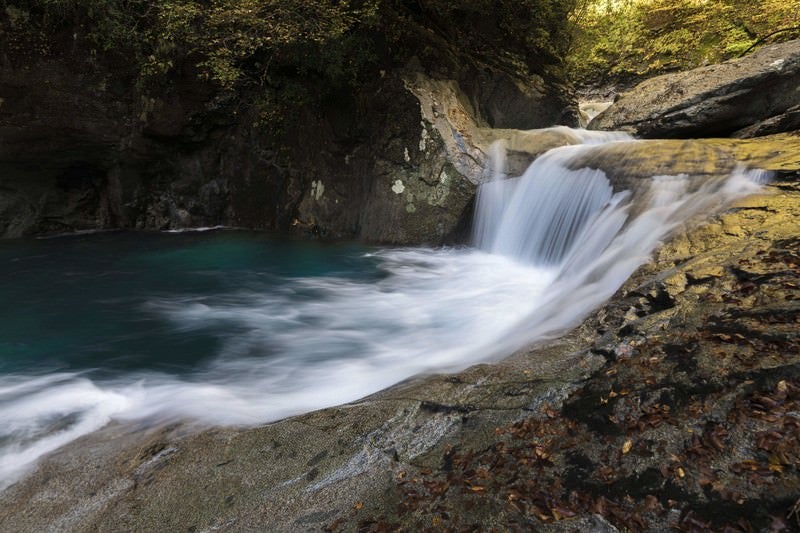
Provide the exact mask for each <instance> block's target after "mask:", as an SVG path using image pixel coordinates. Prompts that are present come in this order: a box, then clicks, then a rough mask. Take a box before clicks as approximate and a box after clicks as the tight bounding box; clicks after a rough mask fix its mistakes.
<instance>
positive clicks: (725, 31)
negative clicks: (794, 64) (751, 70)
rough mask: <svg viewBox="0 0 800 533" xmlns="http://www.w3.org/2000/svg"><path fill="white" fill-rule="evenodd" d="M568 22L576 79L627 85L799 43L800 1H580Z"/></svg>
mask: <svg viewBox="0 0 800 533" xmlns="http://www.w3.org/2000/svg"><path fill="white" fill-rule="evenodd" d="M571 19H572V21H573V23H574V24H575V34H574V40H573V46H572V49H571V51H570V54H569V57H568V67H569V71H570V73H571V75H572V77H573V79H575V80H576V81H578V82H579V83H592V82H594V83H598V82H614V81H623V82H624V81H629V80H635V79H638V78H641V77H646V76H652V75H654V74H659V73H662V72H668V71H673V70H680V69H685V68H692V67H696V66H700V65H703V64H709V63H716V62H719V61H722V60H725V59H730V58H733V57H737V56H739V55H742V54H744V53H747V52H749V51H750V50H751V49H752V48H753V47H755V46H757V45H759V44H763V43H769V42H776V41H778V40H786V39H790V38H797V37H800V0H582V1H581V2H580V3H579V5H578V6H577V7H576V9H575V11H574V12H573V13H572V15H571Z"/></svg>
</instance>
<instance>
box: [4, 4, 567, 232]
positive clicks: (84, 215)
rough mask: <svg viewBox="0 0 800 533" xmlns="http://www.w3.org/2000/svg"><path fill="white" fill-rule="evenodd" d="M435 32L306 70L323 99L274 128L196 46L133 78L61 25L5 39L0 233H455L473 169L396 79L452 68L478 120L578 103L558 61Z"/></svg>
mask: <svg viewBox="0 0 800 533" xmlns="http://www.w3.org/2000/svg"><path fill="white" fill-rule="evenodd" d="M422 15H425V14H424V13H423V14H422ZM422 15H420V17H421V16H422ZM425 20H427V19H425ZM430 24H431V26H432V27H433V26H435V24H434V23H433V22H431V23H430ZM430 34H431V37H430V38H429V39H428V41H429V42H423V43H422V44H420V45H419V46H418V47H417V48H419V50H417V48H409V49H408V50H404V51H403V54H405V55H401V54H400V53H399V52H398V53H397V55H396V56H395V57H387V58H385V59H380V60H379V61H384V62H385V63H386V64H385V65H384V64H382V63H380V64H374V65H371V67H370V68H371V74H372V75H371V76H366V77H365V78H364V79H363V80H362V81H360V82H359V83H358V85H357V86H356V87H345V86H342V87H328V86H325V80H319V79H316V80H312V79H309V80H308V81H307V82H303V83H306V85H307V86H306V87H305V88H304V90H307V91H308V92H309V93H313V94H315V95H317V96H318V98H314V99H313V101H310V102H306V103H301V104H299V105H298V106H295V107H294V108H293V109H291V112H290V113H289V114H287V115H286V116H284V117H282V120H281V123H280V126H279V127H276V126H275V125H274V124H273V123H267V122H265V121H264V120H262V117H261V116H260V114H259V113H260V110H259V109H258V108H257V107H256V106H251V105H248V104H247V102H249V101H252V100H253V99H254V98H252V97H253V94H250V97H248V98H243V97H242V95H241V94H238V95H236V94H234V95H231V93H230V92H225V91H222V90H220V89H219V87H217V86H215V85H214V84H213V83H212V82H208V81H201V80H200V79H199V78H198V71H197V68H196V67H195V66H194V65H195V64H196V62H197V60H196V58H191V57H188V56H187V57H183V58H179V59H180V61H178V62H177V63H176V65H175V66H174V68H172V69H171V70H170V71H169V73H168V79H167V80H162V82H161V84H160V85H158V86H156V87H155V88H153V87H152V86H150V87H148V88H147V89H142V88H141V87H139V86H137V85H136V82H137V79H136V75H137V74H136V73H135V72H133V71H132V69H131V68H130V65H127V64H126V62H125V58H124V57H123V58H120V57H119V55H116V56H115V55H113V54H111V53H104V52H102V51H100V52H98V51H97V50H96V49H93V48H91V47H88V46H84V45H83V44H82V43H81V42H79V41H75V42H72V43H71V44H70V41H69V40H68V39H65V38H63V36H62V38H61V41H60V42H58V43H57V44H59V46H57V47H56V46H51V51H50V52H48V53H47V54H35V53H30V52H29V51H26V52H25V53H20V52H19V50H17V49H14V48H13V47H12V46H11V44H8V45H7V46H3V47H1V48H3V49H2V50H0V59H2V61H0V236H3V237H18V236H24V235H38V234H52V233H62V232H71V231H77V230H95V229H113V228H137V229H155V230H161V229H174V228H184V227H198V226H213V225H230V226H242V227H248V228H259V229H271V230H279V231H297V232H303V233H307V234H310V235H318V236H327V237H334V238H335V237H360V238H364V239H367V240H371V241H379V242H401V243H412V242H431V243H439V242H442V241H444V240H446V239H451V238H453V236H454V235H455V232H457V231H458V230H459V228H460V227H462V226H463V224H464V221H463V215H464V213H465V212H467V211H468V210H469V204H470V201H471V198H472V195H473V193H474V187H475V182H476V181H477V177H476V175H465V174H464V173H463V172H462V171H459V170H458V169H456V168H455V167H454V166H453V163H452V161H451V159H452V157H450V154H449V153H448V151H447V149H446V146H447V143H448V142H450V143H451V144H452V142H453V141H454V140H455V141H459V140H460V139H457V138H456V137H453V138H451V139H443V138H442V133H441V132H440V131H439V130H437V129H436V128H434V127H432V125H431V123H430V121H429V120H428V119H426V117H424V116H423V114H422V111H421V108H420V103H419V101H418V99H417V97H415V95H414V94H412V92H410V91H409V90H408V89H407V87H406V84H405V82H404V79H408V78H409V77H413V76H415V75H416V73H420V72H434V74H432V77H433V78H439V79H443V80H444V79H446V80H450V81H452V82H453V83H454V84H455V86H456V88H457V92H458V95H457V98H458V99H459V100H460V101H462V102H463V103H464V106H465V107H464V109H466V110H467V111H466V112H468V113H469V114H471V117H470V119H471V120H472V121H474V122H475V123H477V124H478V125H483V126H493V127H515V128H532V127H543V126H549V125H553V124H556V123H568V124H574V123H575V114H574V112H573V111H572V101H571V100H570V98H569V97H568V95H567V91H566V89H565V88H564V86H563V85H562V84H561V82H560V80H559V78H558V75H557V74H553V73H549V74H537V73H534V72H533V70H530V69H527V70H526V69H519V68H511V67H509V66H508V65H503V64H502V63H498V62H494V63H493V64H489V63H488V62H487V61H485V60H483V59H480V58H477V57H476V58H473V59H471V60H469V61H465V62H462V61H461V60H460V59H461V58H462V56H464V55H465V54H466V53H468V52H467V51H465V50H462V49H460V48H459V46H461V45H459V44H457V43H456V44H448V42H447V40H446V39H447V37H448V35H447V31H444V30H442V31H440V32H439V33H438V34H437V33H436V31H434V30H433V29H431V30H430ZM53 39H55V37H54V38H53ZM9 43H10V41H9ZM76 43H77V44H76ZM67 44H70V46H67ZM462 44H463V43H462ZM423 45H424V46H423ZM434 45H435V46H440V47H441V48H439V49H436V48H433V46H434ZM415 46H416V45H415ZM414 51H421V52H424V53H420V54H417V55H410V52H414ZM398 59H403V60H404V61H405V62H404V63H400V62H398ZM456 59H459V61H456ZM539 61H540V62H542V63H551V64H552V63H553V62H554V61H555V60H554V59H552V58H551V59H540V60H539ZM382 66H383V67H385V68H378V67H382ZM539 70H541V71H542V72H543V73H544V71H545V70H546V69H541V68H540V69H539ZM247 90H249V91H251V93H252V91H253V89H252V88H249V89H247ZM435 112H436V111H434V113H435ZM444 135H445V136H449V135H456V136H457V134H451V132H449V131H447V130H444ZM462 170H463V169H462Z"/></svg>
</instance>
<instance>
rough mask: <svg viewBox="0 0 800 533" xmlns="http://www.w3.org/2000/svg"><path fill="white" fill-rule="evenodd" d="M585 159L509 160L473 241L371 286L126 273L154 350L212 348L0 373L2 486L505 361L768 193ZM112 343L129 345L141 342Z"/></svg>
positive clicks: (748, 178)
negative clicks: (150, 438)
mask: <svg viewBox="0 0 800 533" xmlns="http://www.w3.org/2000/svg"><path fill="white" fill-rule="evenodd" d="M580 135H581V136H582V138H583V139H584V141H585V143H586V144H587V145H590V144H596V143H603V142H619V141H624V142H631V141H629V140H628V139H627V137H625V136H623V135H621V134H599V133H598V134H589V133H588V132H581V133H580ZM586 149H587V146H586V145H579V146H569V147H563V148H557V149H555V150H552V151H550V152H548V153H547V154H545V155H543V156H541V157H540V158H539V159H537V160H536V161H535V162H534V163H533V164H532V165H531V166H530V168H528V170H527V171H526V172H525V173H524V175H522V176H520V177H506V176H505V175H503V171H502V169H503V157H502V153H501V152H502V151H501V150H498V152H497V154H496V156H495V158H494V160H495V168H496V171H495V178H494V179H493V180H491V181H489V182H487V183H485V184H484V185H482V186H481V187H480V189H479V193H478V199H477V208H476V218H475V223H474V244H475V246H474V247H470V248H444V249H426V248H403V249H375V250H368V251H367V252H359V253H358V254H357V255H356V256H355V257H353V258H352V259H353V260H354V261H357V262H358V263H359V264H360V265H361V266H360V267H359V268H361V269H363V271H364V272H363V273H362V274H360V275H349V274H346V273H345V274H343V273H342V272H339V271H333V272H324V273H321V274H314V273H307V272H302V271H300V272H292V271H291V269H290V270H288V271H281V272H279V273H278V274H275V275H271V276H262V275H259V269H260V268H265V267H263V265H262V264H261V263H259V262H258V261H255V263H254V264H253V265H252V268H251V271H254V272H255V274H253V276H252V277H251V278H248V279H247V280H240V281H239V280H237V279H230V278H229V276H228V273H227V272H228V271H225V270H219V269H217V267H215V266H213V265H206V264H203V265H200V266H197V265H194V266H193V267H192V268H193V272H194V274H193V275H196V276H200V277H202V276H206V277H215V276H216V277H223V278H225V282H226V283H225V284H223V285H215V286H213V288H211V289H208V288H207V289H205V290H198V289H197V288H196V287H193V288H191V289H189V288H186V287H181V285H180V282H179V281H180V280H176V281H175V282H174V283H173V282H172V281H170V282H169V283H166V282H165V283H164V286H160V287H159V288H158V290H154V289H152V287H150V286H147V285H144V286H133V287H131V286H127V285H125V284H126V283H130V277H129V276H128V277H125V276H123V275H122V274H120V277H119V283H120V284H122V285H121V286H120V287H119V288H118V289H115V290H118V291H120V293H121V294H123V293H125V292H126V291H128V292H130V291H136V293H137V294H139V293H141V294H142V295H143V296H142V298H141V299H139V300H131V301H130V302H129V301H128V300H125V302H124V309H125V311H124V314H125V316H124V317H123V318H120V320H127V321H130V322H131V323H132V324H137V323H138V324H145V326H144V327H143V328H142V329H143V330H145V331H146V332H150V334H152V336H153V340H152V342H160V340H159V339H161V338H162V337H163V338H165V339H166V338H169V339H179V340H180V341H181V342H183V341H185V340H187V339H189V340H192V339H193V340H194V341H196V342H194V341H193V342H188V341H187V342H186V344H185V349H182V351H184V352H191V351H192V350H194V349H195V347H202V349H205V350H210V352H211V353H210V354H209V355H208V356H207V357H197V358H196V359H197V361H196V363H193V364H191V365H188V366H187V365H184V366H182V367H180V369H176V370H171V369H170V366H169V364H160V365H156V364H154V365H149V366H148V365H138V366H137V365H132V366H131V367H129V368H125V367H123V368H118V367H114V368H104V364H103V359H102V358H100V359H93V360H92V361H91V362H90V363H85V364H83V366H81V365H66V367H65V366H64V365H61V366H59V365H58V364H53V365H50V366H48V365H49V364H50V363H49V362H51V361H58V360H59V358H60V357H61V356H65V354H64V353H58V350H67V351H68V350H77V348H74V347H73V348H70V347H69V346H67V347H62V348H48V349H43V350H44V351H43V353H45V354H46V359H44V360H46V361H48V364H44V363H42V360H39V361H31V362H30V364H29V365H28V366H25V364H21V365H17V366H13V367H11V368H10V369H7V367H3V366H0V420H2V424H0V489H2V488H5V487H7V486H8V485H10V484H12V483H13V482H14V481H15V480H17V479H19V477H20V476H21V475H23V474H24V473H25V471H26V470H28V469H29V468H30V467H31V466H32V465H34V464H35V462H36V460H37V459H38V458H40V457H41V456H43V455H44V454H47V453H49V452H51V451H53V450H56V449H58V448H59V447H61V446H63V445H65V444H67V443H69V442H71V441H73V440H75V439H77V438H78V437H80V436H82V435H86V434H88V433H91V432H93V431H96V430H98V429H100V428H101V427H103V426H104V425H106V424H108V423H109V422H110V421H112V420H117V421H133V420H136V421H139V422H146V423H160V422H165V421H170V420H179V419H190V420H194V421H197V422H199V423H203V424H218V425H228V424H232V425H256V424H261V423H265V422H268V421H273V420H277V419H280V418H283V417H286V416H290V415H293V414H298V413H302V412H307V411H309V410H313V409H318V408H322V407H326V406H332V405H336V404H341V403H344V402H349V401H353V400H357V399H359V398H361V397H364V396H365V395H368V394H371V393H374V392H377V391H379V390H381V389H384V388H386V387H389V386H391V385H393V384H395V383H397V382H399V381H401V380H403V379H406V378H408V377H411V376H414V375H418V374H421V373H426V372H436V371H452V370H458V369H463V368H465V367H467V366H469V365H472V364H475V363H478V362H481V361H488V360H496V359H497V358H500V357H504V356H507V355H509V354H510V353H511V352H513V351H514V350H517V349H519V348H522V347H524V346H526V345H528V344H530V343H531V342H533V341H535V340H538V339H544V338H548V337H553V336H556V335H558V334H559V333H561V332H563V331H564V330H566V329H568V328H570V327H573V326H575V325H576V324H578V323H579V322H580V321H581V320H582V319H583V318H584V317H585V316H586V315H587V314H588V313H589V312H590V311H591V310H592V309H594V308H596V307H597V306H599V305H600V304H602V303H603V302H604V301H605V300H607V299H608V298H609V297H610V296H611V295H612V294H613V293H614V292H615V291H616V290H617V288H619V286H620V285H621V284H622V283H623V282H624V281H625V280H626V279H627V278H628V277H629V276H630V275H631V274H632V273H633V271H634V270H635V269H636V268H637V267H638V266H640V265H641V264H642V263H644V262H645V261H647V259H648V257H649V255H650V254H651V253H652V251H653V249H654V248H655V247H656V246H657V245H658V243H659V241H660V240H661V239H663V238H664V237H665V236H666V235H667V234H668V233H669V232H670V231H671V230H672V229H673V228H675V226H676V225H678V224H680V223H681V222H683V221H685V220H686V219H688V218H690V217H692V216H694V215H697V214H699V213H708V212H711V211H712V210H713V209H716V208H718V207H719V206H721V205H724V204H725V203H727V202H730V201H732V200H734V199H736V198H739V197H741V196H743V195H746V194H750V193H752V192H754V191H756V190H757V189H758V182H759V181H763V173H759V172H752V171H751V172H745V171H737V172H735V173H734V174H733V175H731V176H730V177H728V178H727V179H725V180H714V181H709V182H708V183H705V184H702V185H700V186H690V182H691V177H689V176H654V177H653V178H652V179H650V180H647V183H644V184H643V185H642V187H644V188H646V191H645V193H642V192H641V191H638V192H637V193H636V194H632V193H631V192H630V191H617V192H615V191H614V188H613V187H612V184H611V183H610V182H609V180H608V179H607V177H606V176H605V174H604V173H603V172H602V171H600V170H594V169H581V170H569V162H570V161H572V160H574V158H575V157H576V156H577V155H579V154H581V153H583V150H586ZM634 213H635V215H634ZM207 233H214V232H207ZM142 238H146V237H144V236H143V237H142ZM170 238H178V236H171V237H170ZM198 238H200V237H198ZM175 257H176V256H170V257H167V258H166V259H164V260H165V261H167V260H174V259H175ZM259 261H260V260H259ZM56 266H57V265H56ZM65 268H66V267H65ZM123 274H125V273H124V272H123ZM125 275H127V274H125ZM267 278H269V279H268V281H265V280H266V279H267ZM114 279H115V280H116V279H117V278H114ZM114 283H117V281H114ZM29 290H36V289H35V288H33V287H29ZM43 290H44V289H43ZM42 298H43V299H46V298H47V295H42ZM111 300H113V298H109V297H105V296H104V297H103V298H100V297H98V298H97V302H100V303H103V304H104V305H105V303H107V302H108V301H111ZM12 307H13V306H12ZM64 313H65V316H66V314H68V313H69V306H67V308H66V309H65V310H64ZM109 320H112V319H111V318H109ZM95 326H96V327H97V328H100V325H99V324H97V325H95ZM112 333H113V335H112ZM112 333H109V337H111V336H113V337H114V339H127V340H125V342H128V341H130V338H131V337H132V336H134V334H132V333H130V332H128V333H125V332H118V331H114V332H112ZM137 335H139V336H140V337H142V338H144V337H147V336H148V335H147V334H143V333H139V334H137ZM159 335H161V336H162V337H159ZM137 339H138V337H137ZM109 342H110V341H109ZM114 342H116V344H114V343H111V344H110V346H111V348H108V349H107V350H106V351H103V352H102V353H103V354H104V355H103V357H105V356H106V355H105V354H111V356H114V357H121V358H123V359H124V358H126V357H127V358H132V359H135V358H136V353H139V352H147V350H148V349H147V347H146V344H144V345H139V344H136V345H135V346H136V347H137V348H136V350H133V348H130V346H134V344H130V343H129V344H120V343H121V342H122V341H119V342H117V341H116V340H115V341H114ZM130 342H133V341H130ZM137 342H138V340H137ZM3 346H6V347H7V345H4V344H2V339H0V349H1V348H3ZM92 346H93V348H92V349H94V350H98V353H101V352H100V351H99V350H100V348H97V347H96V346H95V345H92ZM115 346H125V347H126V348H125V349H124V350H122V349H119V348H114V347H115ZM180 346H184V345H183V344H181V345H180ZM104 349H105V348H104ZM196 349H198V350H200V349H201V348H196ZM48 350H49V351H48ZM114 350H117V351H126V353H115V352H114ZM127 351H130V352H131V353H127ZM133 352H136V353H133ZM79 355H80V354H79ZM164 357H166V358H169V357H170V356H169V354H166V355H165V356H164ZM175 357H176V358H179V359H181V360H184V359H186V358H187V357H188V359H189V360H191V359H192V357H191V353H180V354H175ZM47 368H50V370H46V369H47ZM176 368H177V367H176Z"/></svg>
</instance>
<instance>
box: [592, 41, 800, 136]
mask: <svg viewBox="0 0 800 533" xmlns="http://www.w3.org/2000/svg"><path fill="white" fill-rule="evenodd" d="M798 105H800V40H795V41H789V42H786V43H782V44H776V45H772V46H767V47H764V48H761V49H759V50H757V51H756V52H754V53H753V54H751V55H749V56H746V57H742V58H739V59H734V60H730V61H726V62H724V63H720V64H718V65H709V66H706V67H701V68H698V69H694V70H689V71H686V72H679V73H675V74H665V75H663V76H658V77H655V78H651V79H649V80H647V81H644V82H642V83H640V84H639V85H637V86H636V87H634V88H633V89H632V90H631V91H629V92H627V93H624V94H623V95H622V97H621V98H620V99H619V100H617V101H616V102H615V103H614V104H613V105H612V106H611V107H609V108H608V109H607V110H606V111H604V112H603V113H601V114H600V115H598V116H597V117H595V119H594V120H592V121H591V122H590V123H589V126H588V127H589V129H595V130H623V131H628V132H631V133H633V134H634V135H637V136H639V137H643V138H696V137H728V136H736V137H752V136H756V135H766V134H770V133H780V132H785V131H791V130H794V129H797V128H798V126H800V115H798V111H797V106H798Z"/></svg>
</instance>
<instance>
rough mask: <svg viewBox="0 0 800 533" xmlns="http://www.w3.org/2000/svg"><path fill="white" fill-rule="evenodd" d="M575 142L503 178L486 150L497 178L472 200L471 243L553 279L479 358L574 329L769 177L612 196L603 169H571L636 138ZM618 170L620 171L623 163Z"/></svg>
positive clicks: (657, 184)
mask: <svg viewBox="0 0 800 533" xmlns="http://www.w3.org/2000/svg"><path fill="white" fill-rule="evenodd" d="M578 131H580V130H578ZM582 135H584V136H583V137H582V140H583V142H584V144H582V145H574V146H565V147H560V148H555V149H553V150H550V151H549V152H547V153H545V154H544V155H542V156H540V157H539V158H538V159H536V160H535V161H534V162H533V163H532V164H531V165H530V167H528V169H527V170H526V171H525V173H524V174H523V175H522V176H520V177H507V176H506V175H505V173H504V172H503V169H504V164H503V157H504V152H503V149H502V145H498V146H494V147H493V149H492V154H491V159H492V166H493V168H494V169H495V171H494V173H493V176H492V179H491V180H490V181H488V182H487V183H484V184H482V185H481V186H480V187H479V190H478V193H477V201H476V214H475V221H474V226H473V239H474V243H475V245H476V246H477V247H478V248H479V249H481V250H483V251H485V252H487V253H490V254H494V255H500V256H505V257H508V258H511V259H513V260H515V261H517V262H520V263H523V264H529V265H533V266H538V267H540V268H543V269H546V270H547V271H549V272H550V273H551V275H552V282H551V283H550V284H549V286H548V288H547V290H546V291H544V292H543V293H542V294H541V295H539V300H538V302H537V305H536V306H535V309H534V310H533V311H532V312H530V313H529V314H528V315H527V316H525V317H524V318H523V319H522V320H520V321H518V322H517V323H515V324H513V325H511V326H510V327H509V328H508V329H506V330H504V331H503V332H502V333H500V334H499V335H498V336H497V338H496V339H495V343H494V344H493V345H492V346H491V347H490V346H487V345H484V346H482V347H481V349H482V350H484V353H486V351H491V352H492V353H494V354H495V355H496V356H500V355H501V354H507V353H509V352H510V351H513V350H515V349H518V348H519V347H520V346H523V345H525V344H526V343H529V342H530V341H531V340H533V339H544V338H549V337H553V336H555V335H557V334H558V333H560V332H563V331H564V330H566V329H567V328H570V327H573V326H575V325H577V324H578V323H579V322H580V321H581V320H582V319H583V318H584V317H585V316H586V314H587V313H588V312H589V311H591V310H592V309H594V308H596V307H597V306H599V305H601V304H602V303H603V302H604V301H605V300H607V299H608V298H610V297H611V295H612V294H613V293H614V292H615V291H616V290H617V289H618V288H619V287H620V285H622V283H624V282H625V280H626V279H628V277H630V275H631V274H633V272H634V271H635V270H636V268H638V267H639V266H640V265H642V264H643V263H644V262H646V261H647V260H648V258H649V256H650V254H651V253H652V251H653V250H654V249H655V248H656V247H657V246H658V244H659V243H660V242H661V240H662V239H664V238H665V237H666V236H667V235H668V234H669V233H670V232H671V231H672V230H673V229H674V228H675V227H676V226H678V225H679V224H681V223H683V222H685V221H687V220H690V219H691V218H692V217H695V216H698V215H703V216H707V215H708V214H709V213H713V212H714V211H715V210H717V209H719V208H720V207H721V206H724V205H726V204H729V203H730V202H732V201H733V200H735V199H737V198H741V197H743V196H746V195H748V194H752V193H754V192H756V191H757V190H758V189H759V186H760V185H762V184H764V183H765V182H767V181H768V180H769V178H770V173H769V172H765V171H761V170H748V169H744V168H737V169H735V170H734V172H732V173H731V174H730V175H729V176H726V177H715V178H707V177H703V178H695V177H693V176H689V175H686V174H680V175H675V176H660V175H654V176H653V177H652V178H650V179H649V180H642V183H641V184H640V186H639V188H638V189H637V190H636V191H629V190H622V191H619V192H614V190H613V187H612V185H611V183H610V182H609V179H608V178H607V176H606V174H605V173H604V172H603V171H602V170H599V169H592V168H579V169H575V168H574V167H576V166H577V161H583V160H584V159H583V158H582V156H584V155H586V153H587V151H590V150H592V147H591V146H590V145H594V144H601V143H608V142H639V141H635V140H633V139H632V138H630V137H628V136H627V135H625V134H620V133H602V132H583V133H582ZM618 165H619V169H620V170H621V171H623V172H624V166H625V161H619V162H618Z"/></svg>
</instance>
